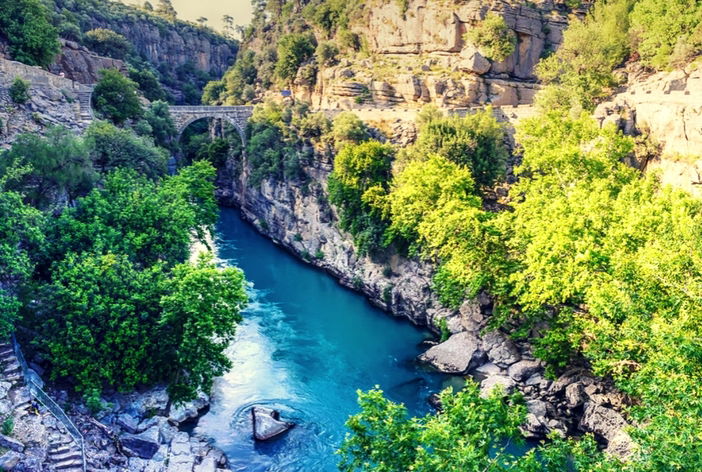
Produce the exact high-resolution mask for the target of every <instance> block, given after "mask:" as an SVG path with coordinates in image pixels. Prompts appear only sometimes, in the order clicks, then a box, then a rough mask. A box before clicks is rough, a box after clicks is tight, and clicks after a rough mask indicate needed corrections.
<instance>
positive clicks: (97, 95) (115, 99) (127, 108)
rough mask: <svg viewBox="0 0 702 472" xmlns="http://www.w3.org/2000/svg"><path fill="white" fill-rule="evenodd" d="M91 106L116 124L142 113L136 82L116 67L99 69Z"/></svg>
mask: <svg viewBox="0 0 702 472" xmlns="http://www.w3.org/2000/svg"><path fill="white" fill-rule="evenodd" d="M93 106H94V107H95V109H96V110H97V111H98V112H99V113H101V114H102V115H103V116H104V117H105V118H107V119H108V120H110V121H112V122H113V123H114V124H116V125H122V124H124V122H125V121H127V120H135V119H137V118H141V117H142V115H143V114H144V110H143V109H142V107H141V102H140V101H139V95H138V94H137V84H136V83H135V82H133V81H132V80H130V79H128V78H127V77H125V76H123V75H122V74H121V73H120V72H119V71H118V70H116V69H103V70H101V71H100V80H99V81H98V83H97V84H96V85H95V90H94V91H93Z"/></svg>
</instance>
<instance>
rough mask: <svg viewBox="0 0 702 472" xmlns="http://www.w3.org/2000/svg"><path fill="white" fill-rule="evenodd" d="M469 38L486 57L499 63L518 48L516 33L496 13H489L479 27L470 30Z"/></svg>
mask: <svg viewBox="0 0 702 472" xmlns="http://www.w3.org/2000/svg"><path fill="white" fill-rule="evenodd" d="M467 38H468V40H469V41H470V42H472V43H473V44H474V45H475V46H476V47H477V48H478V49H479V50H480V52H481V53H482V54H483V55H484V56H485V57H487V58H488V59H492V60H493V61H497V62H501V61H504V60H505V59H507V58H508V57H509V56H510V55H511V54H512V53H513V52H514V50H515V48H516V46H517V36H516V35H515V34H514V31H512V30H511V29H510V28H509V27H508V26H507V24H506V23H505V19H504V18H503V17H502V16H500V15H498V14H495V13H489V14H488V16H487V17H486V18H485V20H483V21H481V22H480V24H478V26H476V27H475V28H472V29H471V30H469V31H468V33H467Z"/></svg>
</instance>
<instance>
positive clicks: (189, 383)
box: [158, 254, 247, 401]
mask: <svg viewBox="0 0 702 472" xmlns="http://www.w3.org/2000/svg"><path fill="white" fill-rule="evenodd" d="M165 293H166V294H165V295H164V296H163V297H162V298H161V302H160V304H161V307H162V313H161V317H160V319H159V321H158V332H159V339H160V346H161V349H163V350H164V351H162V354H161V357H162V358H163V366H162V369H164V371H163V372H167V374H165V376H166V377H167V378H169V379H170V380H171V381H170V385H169V391H170V393H171V398H172V399H173V400H174V401H182V400H187V399H189V398H192V397H194V396H195V395H196V394H197V391H198V389H203V390H205V391H208V390H209V389H210V387H211V386H212V381H213V379H214V378H215V377H217V376H220V375H222V374H224V372H225V371H226V369H227V368H229V367H230V363H229V359H228V358H227V357H226V355H225V354H224V350H225V349H226V348H227V347H228V346H229V343H230V342H231V341H232V340H233V339H234V333H235V330H236V324H237V323H239V322H240V321H241V315H240V312H241V310H242V309H243V308H244V307H245V305H246V303H247V296H246V293H245V291H244V274H243V273H242V272H241V271H240V270H239V269H234V268H227V269H218V268H217V267H216V266H215V265H214V263H213V262H212V256H211V255H209V254H208V255H201V256H200V259H199V260H198V261H197V263H196V264H181V265H178V266H176V267H175V268H174V269H173V273H172V277H171V278H170V279H169V280H168V281H167V283H166V289H165Z"/></svg>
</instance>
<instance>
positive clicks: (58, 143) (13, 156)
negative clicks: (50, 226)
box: [0, 127, 97, 209]
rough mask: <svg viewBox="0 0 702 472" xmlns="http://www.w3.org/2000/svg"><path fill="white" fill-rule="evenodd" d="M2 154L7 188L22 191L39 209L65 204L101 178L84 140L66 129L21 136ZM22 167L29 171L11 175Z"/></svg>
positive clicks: (2, 173)
mask: <svg viewBox="0 0 702 472" xmlns="http://www.w3.org/2000/svg"><path fill="white" fill-rule="evenodd" d="M0 156H1V157H0V176H7V177H6V179H7V180H6V188H8V189H11V190H16V191H18V192H21V193H22V194H23V195H24V196H25V200H26V201H27V202H28V203H30V204H31V205H33V206H34V207H37V208H42V209H47V208H49V207H51V206H52V205H56V204H59V205H63V204H65V202H67V201H72V200H74V199H75V198H77V197H79V196H81V195H85V194H86V193H87V192H88V191H90V189H91V188H92V186H93V183H94V182H95V180H96V177H97V176H96V174H95V171H94V170H93V166H92V163H91V161H90V156H89V154H88V150H87V149H86V146H85V145H84V143H83V141H82V140H81V139H80V138H77V137H76V136H75V135H74V134H73V133H72V132H71V131H69V130H68V129H66V128H61V127H53V128H50V129H49V130H48V131H47V132H46V136H45V137H41V136H38V135H35V134H23V135H20V136H19V137H18V138H17V140H16V141H15V142H14V143H13V145H12V148H10V149H9V150H7V151H5V152H3V153H2V154H1V155H0ZM22 167H24V168H26V169H28V170H27V172H23V173H20V174H19V175H14V176H12V175H8V174H10V173H11V172H12V169H15V168H22Z"/></svg>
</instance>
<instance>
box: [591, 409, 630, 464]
mask: <svg viewBox="0 0 702 472" xmlns="http://www.w3.org/2000/svg"><path fill="white" fill-rule="evenodd" d="M627 425H628V423H627V422H626V420H625V419H624V417H623V416H622V415H621V414H620V413H619V412H617V411H616V410H614V409H613V408H607V407H605V406H602V405H598V404H597V403H594V402H587V403H586V404H585V412H584V413H583V416H582V418H581V419H580V425H579V426H580V429H581V430H583V431H588V432H592V433H595V434H596V435H598V436H600V437H602V438H603V439H605V440H607V451H608V452H609V453H610V454H613V455H617V456H619V457H622V458H625V457H627V456H628V455H629V454H631V452H632V451H633V449H634V441H633V440H632V439H631V437H630V436H629V434H628V433H627V432H626V431H624V428H626V426H627Z"/></svg>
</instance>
